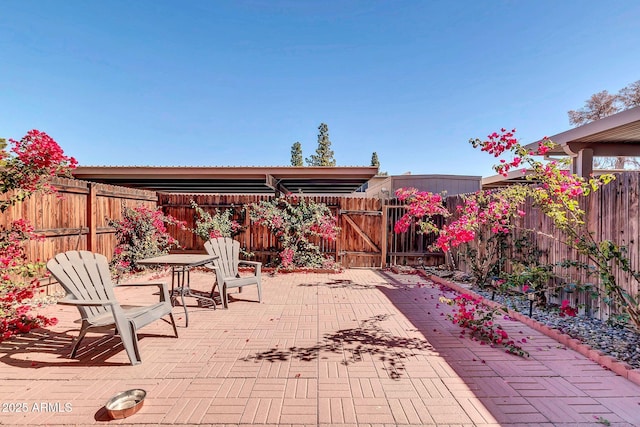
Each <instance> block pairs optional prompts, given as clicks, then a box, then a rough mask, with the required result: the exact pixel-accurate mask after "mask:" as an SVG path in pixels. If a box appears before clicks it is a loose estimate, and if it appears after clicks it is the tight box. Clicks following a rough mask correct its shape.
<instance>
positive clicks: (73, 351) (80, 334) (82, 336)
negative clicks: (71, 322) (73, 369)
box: [71, 322, 89, 359]
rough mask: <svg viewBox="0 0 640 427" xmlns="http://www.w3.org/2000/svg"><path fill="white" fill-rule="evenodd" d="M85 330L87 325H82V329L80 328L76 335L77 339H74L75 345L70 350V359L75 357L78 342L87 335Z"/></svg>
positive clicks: (78, 345)
mask: <svg viewBox="0 0 640 427" xmlns="http://www.w3.org/2000/svg"><path fill="white" fill-rule="evenodd" d="M87 329H89V327H88V325H86V324H84V322H83V324H82V327H81V328H80V333H79V334H78V337H77V338H76V343H75V344H74V346H73V349H72V350H71V358H72V359H73V358H74V357H76V353H77V351H78V347H80V342H81V341H82V339H83V338H84V336H85V335H86V334H87Z"/></svg>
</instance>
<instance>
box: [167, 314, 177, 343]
mask: <svg viewBox="0 0 640 427" xmlns="http://www.w3.org/2000/svg"><path fill="white" fill-rule="evenodd" d="M169 318H170V319H171V326H173V333H174V334H175V335H176V338H178V329H177V328H176V321H175V319H174V318H173V313H169Z"/></svg>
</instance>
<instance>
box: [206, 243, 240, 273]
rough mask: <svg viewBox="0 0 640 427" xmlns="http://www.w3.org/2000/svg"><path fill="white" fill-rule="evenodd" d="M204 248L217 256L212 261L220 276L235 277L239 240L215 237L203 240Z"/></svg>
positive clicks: (238, 259) (238, 256)
mask: <svg viewBox="0 0 640 427" xmlns="http://www.w3.org/2000/svg"><path fill="white" fill-rule="evenodd" d="M204 248H205V250H206V251H207V253H208V254H210V255H217V256H218V258H217V259H215V260H214V261H213V266H214V267H215V268H216V272H217V274H218V273H219V274H221V275H222V277H236V276H237V275H238V262H239V261H240V242H238V241H236V240H233V239H232V238H231V237H217V238H215V239H210V240H208V241H207V242H205V244H204Z"/></svg>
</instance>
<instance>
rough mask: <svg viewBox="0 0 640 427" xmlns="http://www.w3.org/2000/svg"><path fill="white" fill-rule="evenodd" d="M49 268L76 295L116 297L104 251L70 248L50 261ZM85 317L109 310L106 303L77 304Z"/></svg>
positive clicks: (88, 317)
mask: <svg viewBox="0 0 640 427" xmlns="http://www.w3.org/2000/svg"><path fill="white" fill-rule="evenodd" d="M47 269H48V270H49V271H50V272H51V275H52V276H53V277H54V278H55V279H56V280H57V281H58V282H59V283H60V285H62V287H63V288H64V290H65V291H66V292H67V294H69V295H71V296H72V297H73V298H75V299H81V300H88V301H104V300H115V293H114V292H113V282H112V281H111V272H110V271H109V263H108V262H107V258H106V257H105V256H104V255H101V254H96V253H93V252H88V251H68V252H64V253H61V254H58V255H56V256H55V257H54V258H52V259H51V260H49V262H47ZM78 310H80V314H81V315H82V318H84V319H90V318H91V317H93V316H96V315H99V314H102V313H104V312H105V311H108V310H109V309H108V308H106V307H86V306H85V307H83V306H78Z"/></svg>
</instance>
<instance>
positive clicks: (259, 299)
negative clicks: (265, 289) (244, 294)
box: [258, 282, 262, 302]
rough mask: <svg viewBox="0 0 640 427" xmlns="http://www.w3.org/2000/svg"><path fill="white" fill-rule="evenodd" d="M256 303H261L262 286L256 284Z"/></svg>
mask: <svg viewBox="0 0 640 427" xmlns="http://www.w3.org/2000/svg"><path fill="white" fill-rule="evenodd" d="M258 302H262V286H261V285H260V282H258Z"/></svg>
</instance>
